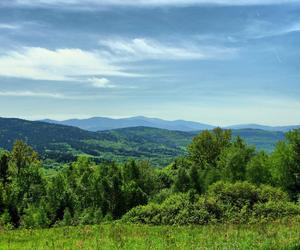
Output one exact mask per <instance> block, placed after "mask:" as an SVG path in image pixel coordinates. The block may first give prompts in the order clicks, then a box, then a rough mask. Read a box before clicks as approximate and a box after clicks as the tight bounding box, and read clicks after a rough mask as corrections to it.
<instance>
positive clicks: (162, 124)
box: [42, 116, 215, 131]
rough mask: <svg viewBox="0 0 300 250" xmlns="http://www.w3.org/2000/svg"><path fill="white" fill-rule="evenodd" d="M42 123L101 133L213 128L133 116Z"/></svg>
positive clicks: (197, 124)
mask: <svg viewBox="0 0 300 250" xmlns="http://www.w3.org/2000/svg"><path fill="white" fill-rule="evenodd" d="M42 121H43V122H48V123H54V124H60V125H67V126H74V127H78V128H81V129H84V130H89V131H103V130H111V129H119V128H129V127H149V128H160V129H168V130H178V131H199V130H204V129H212V128H214V127H215V126H212V125H209V124H203V123H198V122H191V121H184V120H176V121H166V120H163V119H158V118H148V117H144V116H135V117H130V118H121V119H113V118H106V117H92V118H88V119H70V120H64V121H56V120H50V119H46V120H42Z"/></svg>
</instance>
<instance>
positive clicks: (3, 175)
mask: <svg viewBox="0 0 300 250" xmlns="http://www.w3.org/2000/svg"><path fill="white" fill-rule="evenodd" d="M8 166H9V154H8V152H5V151H4V152H1V151H0V182H2V183H3V184H4V185H5V184H6V183H7V182H8V176H9V172H8Z"/></svg>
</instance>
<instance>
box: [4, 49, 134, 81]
mask: <svg viewBox="0 0 300 250" xmlns="http://www.w3.org/2000/svg"><path fill="white" fill-rule="evenodd" d="M91 75H104V76H124V77H133V76H137V75H135V74H132V73H128V72H125V71H124V70H123V69H122V68H121V67H119V66H116V65H113V64H112V63H110V62H109V61H107V60H105V58H103V57H102V56H101V55H100V54H99V53H97V52H90V51H84V50H80V49H58V50H49V49H45V48H35V47H29V48H23V49H22V51H10V52H8V53H6V54H5V55H2V56H0V76H6V77H19V78H27V79H33V80H50V81H83V80H85V79H84V78H85V77H88V76H91Z"/></svg>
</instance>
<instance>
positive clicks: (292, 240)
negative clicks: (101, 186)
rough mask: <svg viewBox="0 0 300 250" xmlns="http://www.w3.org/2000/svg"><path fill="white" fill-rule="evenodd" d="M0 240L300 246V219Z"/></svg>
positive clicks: (69, 230) (67, 230)
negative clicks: (251, 223)
mask: <svg viewBox="0 0 300 250" xmlns="http://www.w3.org/2000/svg"><path fill="white" fill-rule="evenodd" d="M0 239H1V240H0V249H300V218H299V217H297V218H293V219H284V220H280V221H275V222H272V223H260V224H255V225H209V226H195V227H175V226H174V227H167V226H144V225H123V224H102V225H96V226H78V227H62V228H51V229H41V230H30V229H26V230H13V231H5V230H2V231H1V232H0Z"/></svg>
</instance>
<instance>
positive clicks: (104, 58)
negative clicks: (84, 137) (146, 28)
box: [0, 38, 238, 88]
mask: <svg viewBox="0 0 300 250" xmlns="http://www.w3.org/2000/svg"><path fill="white" fill-rule="evenodd" d="M100 44H101V45H102V47H101V49H100V48H99V49H98V50H94V51H85V50H81V49H57V50H50V49H47V48H38V47H24V48H22V49H21V50H18V51H8V52H6V53H5V54H2V55H0V76H4V77H16V78H25V79H32V80H48V81H73V82H87V83H89V84H90V85H91V86H93V87H98V88H112V87H115V85H113V84H111V83H110V81H109V80H108V79H107V78H106V77H107V76H116V77H141V76H143V77H145V76H146V75H141V74H138V73H134V72H129V71H128V70H126V67H125V66H123V67H122V66H120V65H125V62H128V61H131V62H134V61H142V60H207V59H224V58H227V57H230V56H233V55H235V54H236V53H237V51H238V50H237V49H235V48H224V47H199V46H197V45H195V44H192V43H189V44H188V45H178V46H172V45H171V44H168V43H161V42H158V41H155V40H151V39H144V38H137V39H133V40H124V39H119V40H118V39H114V40H104V41H101V42H100Z"/></svg>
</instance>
